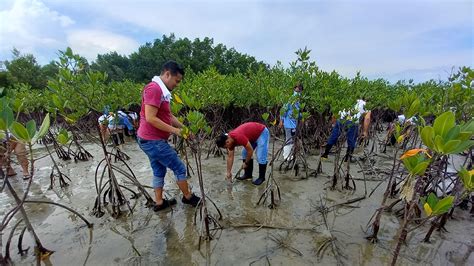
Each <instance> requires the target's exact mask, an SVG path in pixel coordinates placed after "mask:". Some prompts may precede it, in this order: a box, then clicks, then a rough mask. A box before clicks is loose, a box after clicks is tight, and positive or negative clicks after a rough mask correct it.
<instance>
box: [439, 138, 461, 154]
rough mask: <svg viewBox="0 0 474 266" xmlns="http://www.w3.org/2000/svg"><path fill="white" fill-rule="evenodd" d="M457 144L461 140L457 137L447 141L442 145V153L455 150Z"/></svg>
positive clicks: (449, 152)
mask: <svg viewBox="0 0 474 266" xmlns="http://www.w3.org/2000/svg"><path fill="white" fill-rule="evenodd" d="M459 144H461V141H460V140H458V139H456V140H450V141H448V142H447V143H445V144H444V146H443V153H444V154H451V152H453V151H455V150H456V148H457V147H458V146H459Z"/></svg>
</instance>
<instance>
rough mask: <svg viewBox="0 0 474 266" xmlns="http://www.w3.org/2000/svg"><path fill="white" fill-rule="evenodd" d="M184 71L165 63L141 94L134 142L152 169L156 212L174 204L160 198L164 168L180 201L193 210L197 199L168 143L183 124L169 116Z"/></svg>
mask: <svg viewBox="0 0 474 266" xmlns="http://www.w3.org/2000/svg"><path fill="white" fill-rule="evenodd" d="M183 76H184V69H183V68H182V67H181V66H180V65H178V63H176V62H175V61H168V62H166V63H165V64H164V65H163V66H162V69H161V74H160V76H155V77H153V79H152V81H151V82H150V83H148V84H147V85H145V87H144V88H143V92H142V102H141V110H140V126H139V128H138V131H137V136H138V137H137V142H138V145H139V146H140V148H141V149H142V150H143V152H144V153H145V154H146V155H147V156H148V159H149V160H150V164H151V168H152V170H153V182H152V185H153V189H154V190H155V201H156V205H155V206H154V207H153V210H154V211H160V210H163V209H166V208H168V207H170V206H171V205H174V204H176V200H175V199H164V198H163V186H164V181H165V175H166V169H167V168H170V169H171V170H172V171H173V173H174V175H175V177H176V179H177V182H176V183H177V184H178V187H179V189H180V190H181V192H182V193H183V198H182V199H181V202H183V203H184V204H189V205H191V206H193V207H196V206H197V205H198V204H199V202H200V201H201V198H200V197H198V196H196V195H194V194H193V193H192V192H191V191H190V189H189V185H188V181H187V175H186V167H185V165H184V164H183V162H182V161H181V159H179V157H178V154H177V153H176V151H175V150H174V149H173V148H172V147H171V146H170V144H169V143H168V138H169V136H170V134H174V135H177V136H181V128H182V127H183V124H181V122H179V121H178V119H177V118H176V117H175V116H174V115H173V114H172V113H171V109H170V101H171V93H170V91H172V90H173V89H174V88H175V87H177V86H178V84H179V83H180V82H181V80H182V79H183Z"/></svg>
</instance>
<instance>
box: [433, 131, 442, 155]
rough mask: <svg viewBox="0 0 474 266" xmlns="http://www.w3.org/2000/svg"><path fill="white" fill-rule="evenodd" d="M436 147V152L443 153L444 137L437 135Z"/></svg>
mask: <svg viewBox="0 0 474 266" xmlns="http://www.w3.org/2000/svg"><path fill="white" fill-rule="evenodd" d="M435 147H436V149H435V150H436V151H437V152H439V153H443V147H444V140H443V137H441V136H440V135H436V137H435Z"/></svg>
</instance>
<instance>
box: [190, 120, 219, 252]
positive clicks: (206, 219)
mask: <svg viewBox="0 0 474 266" xmlns="http://www.w3.org/2000/svg"><path fill="white" fill-rule="evenodd" d="M185 120H186V121H187V122H188V123H189V127H184V128H183V129H182V133H181V135H182V136H183V137H184V138H185V139H186V145H187V146H188V147H189V148H190V150H191V153H192V154H193V157H194V162H195V164H196V173H197V176H198V181H199V189H200V192H201V201H200V202H199V203H198V207H197V208H196V211H195V213H194V223H195V224H197V214H198V213H199V219H200V229H199V232H200V233H199V243H198V249H200V248H201V241H210V240H212V239H213V238H214V235H215V233H217V230H220V229H222V226H221V225H220V224H219V220H222V214H221V211H220V210H219V208H218V207H217V205H216V204H215V203H214V201H212V199H211V198H210V197H209V196H208V195H207V194H206V192H205V190H204V178H203V171H202V162H201V155H202V143H203V140H204V134H205V133H207V134H208V133H209V132H210V131H211V130H210V127H209V126H208V125H207V122H206V120H205V117H204V115H203V114H202V113H200V112H198V111H189V112H188V113H187V114H186V117H185ZM183 121H184V120H183ZM190 137H191V138H190ZM208 201H209V202H211V204H212V205H213V206H214V209H215V211H216V212H217V214H218V217H217V218H215V217H214V216H213V215H212V214H211V212H210V211H209V209H208V207H207V203H208Z"/></svg>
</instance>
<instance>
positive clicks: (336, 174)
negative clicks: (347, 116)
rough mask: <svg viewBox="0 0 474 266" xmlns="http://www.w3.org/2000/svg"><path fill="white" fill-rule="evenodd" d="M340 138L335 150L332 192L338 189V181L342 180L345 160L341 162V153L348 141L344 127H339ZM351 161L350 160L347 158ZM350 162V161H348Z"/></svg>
mask: <svg viewBox="0 0 474 266" xmlns="http://www.w3.org/2000/svg"><path fill="white" fill-rule="evenodd" d="M339 130H340V131H339V138H338V140H337V142H336V145H335V148H336V151H335V155H334V164H333V165H334V168H333V169H334V170H333V175H332V184H331V190H335V189H336V185H337V180H338V179H341V166H342V164H343V163H344V160H342V161H341V151H342V146H343V143H344V142H345V141H346V137H347V135H346V133H345V130H344V126H341V127H339ZM347 159H350V158H347ZM348 161H349V160H348Z"/></svg>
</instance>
